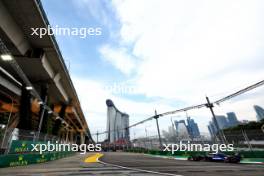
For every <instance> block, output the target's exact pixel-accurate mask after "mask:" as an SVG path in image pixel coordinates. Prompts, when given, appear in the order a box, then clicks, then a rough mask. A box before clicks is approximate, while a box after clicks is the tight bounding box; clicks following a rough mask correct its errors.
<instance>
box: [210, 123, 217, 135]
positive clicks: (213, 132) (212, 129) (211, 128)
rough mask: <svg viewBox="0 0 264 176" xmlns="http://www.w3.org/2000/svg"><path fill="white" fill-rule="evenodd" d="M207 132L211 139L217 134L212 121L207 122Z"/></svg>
mask: <svg viewBox="0 0 264 176" xmlns="http://www.w3.org/2000/svg"><path fill="white" fill-rule="evenodd" d="M208 130H209V132H210V135H211V137H214V136H215V135H216V133H217V130H216V127H215V125H214V123H213V122H212V121H210V122H209V125H208Z"/></svg>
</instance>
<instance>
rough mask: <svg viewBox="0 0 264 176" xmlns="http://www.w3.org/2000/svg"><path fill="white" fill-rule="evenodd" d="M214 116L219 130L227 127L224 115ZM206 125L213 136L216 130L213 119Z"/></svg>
mask: <svg viewBox="0 0 264 176" xmlns="http://www.w3.org/2000/svg"><path fill="white" fill-rule="evenodd" d="M215 118H216V120H217V124H218V126H219V129H220V130H221V129H225V128H228V127H229V126H228V121H227V118H226V117H225V116H224V115H216V116H215ZM207 127H208V131H209V132H210V135H211V136H212V137H214V136H215V135H216V134H217V132H218V130H217V127H216V125H215V122H214V119H212V121H210V122H209V125H208V126H207Z"/></svg>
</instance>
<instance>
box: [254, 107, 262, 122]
mask: <svg viewBox="0 0 264 176" xmlns="http://www.w3.org/2000/svg"><path fill="white" fill-rule="evenodd" d="M253 107H254V109H255V112H256V114H257V121H260V120H262V119H264V109H263V108H262V107H260V106H258V105H254V106H253Z"/></svg>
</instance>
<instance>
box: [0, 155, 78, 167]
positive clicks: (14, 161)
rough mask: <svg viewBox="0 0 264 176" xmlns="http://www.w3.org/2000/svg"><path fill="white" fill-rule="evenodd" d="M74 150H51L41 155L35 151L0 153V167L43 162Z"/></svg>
mask: <svg viewBox="0 0 264 176" xmlns="http://www.w3.org/2000/svg"><path fill="white" fill-rule="evenodd" d="M74 153H75V152H52V153H44V154H42V155H40V154H36V153H28V154H7V155H0V167H14V166H25V165H28V164H35V163H43V162H47V161H52V160H56V159H60V158H63V157H67V156H70V155H73V154H74Z"/></svg>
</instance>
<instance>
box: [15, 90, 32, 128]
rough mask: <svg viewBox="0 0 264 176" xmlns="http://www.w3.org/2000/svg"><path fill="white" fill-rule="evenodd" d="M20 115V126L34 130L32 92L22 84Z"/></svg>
mask: <svg viewBox="0 0 264 176" xmlns="http://www.w3.org/2000/svg"><path fill="white" fill-rule="evenodd" d="M19 116H20V118H19V124H18V128H20V129H24V130H32V113H31V94H30V91H29V90H27V89H26V86H22V90H21V98H20V110H19Z"/></svg>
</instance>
